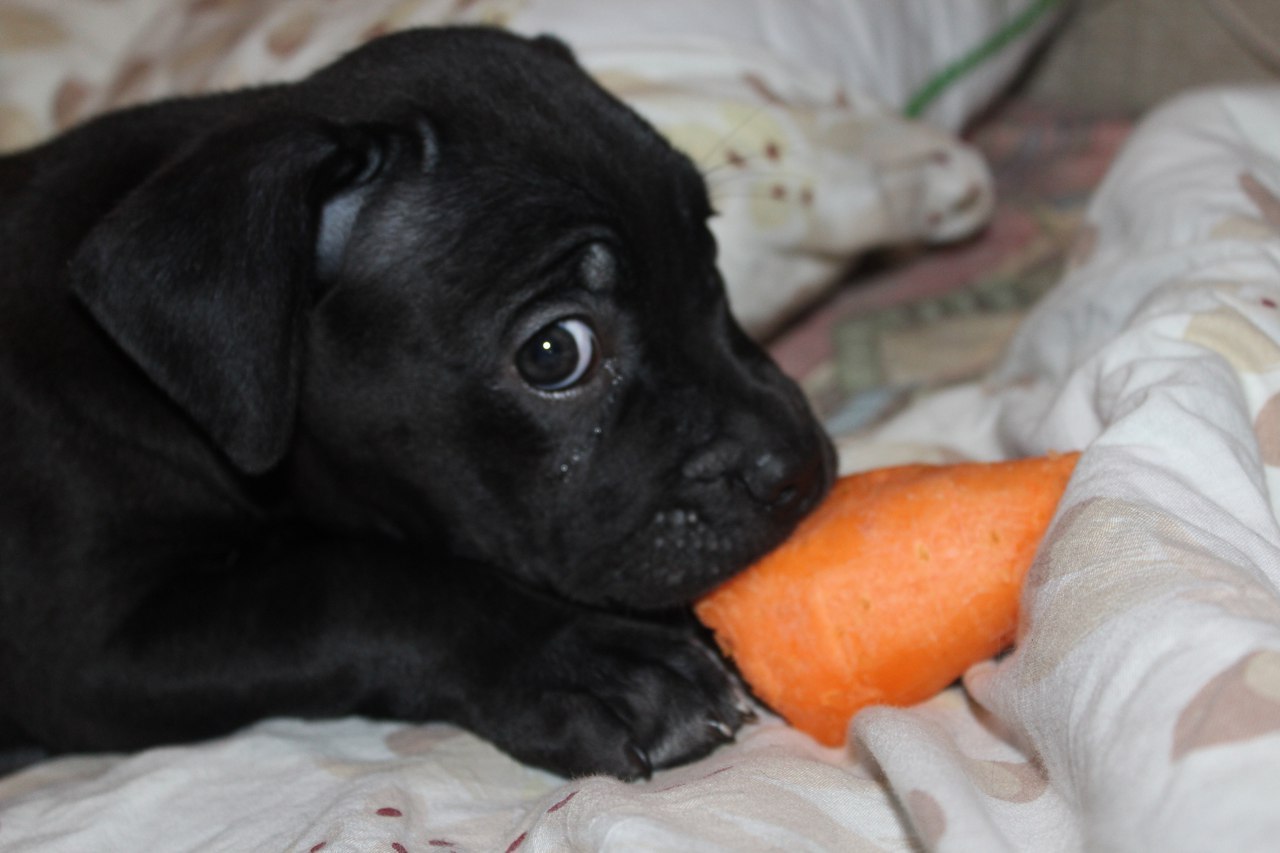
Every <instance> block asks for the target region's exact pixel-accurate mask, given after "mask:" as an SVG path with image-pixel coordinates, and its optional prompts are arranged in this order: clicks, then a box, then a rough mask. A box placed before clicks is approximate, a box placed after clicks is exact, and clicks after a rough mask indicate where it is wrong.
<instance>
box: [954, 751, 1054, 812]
mask: <svg viewBox="0 0 1280 853" xmlns="http://www.w3.org/2000/svg"><path fill="white" fill-rule="evenodd" d="M964 765H965V770H966V771H967V772H968V774H969V778H970V779H972V780H973V783H974V784H975V785H977V786H978V788H979V789H980V790H981V791H982V792H983V793H984V794H986V795H987V796H988V797H993V798H995V799H997V800H1004V801H1005V802H1009V803H1029V802H1031V801H1032V800H1035V799H1036V798H1038V797H1039V796H1040V795H1041V794H1043V793H1044V792H1045V790H1046V789H1047V788H1048V787H1049V778H1048V777H1047V776H1046V775H1045V773H1044V770H1043V769H1041V768H1040V767H1039V766H1037V765H1036V764H1034V763H1032V762H1027V761H1022V762H1015V761H984V760H982V759H977V758H969V757H968V756H965V761H964Z"/></svg>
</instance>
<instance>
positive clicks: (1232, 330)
mask: <svg viewBox="0 0 1280 853" xmlns="http://www.w3.org/2000/svg"><path fill="white" fill-rule="evenodd" d="M1183 338H1184V339H1185V340H1187V341H1190V342H1191V343H1194V344H1199V345H1200V346H1202V347H1205V348H1206V349H1210V350H1213V351H1214V352H1217V353H1219V354H1220V355H1222V357H1223V358H1225V359H1226V360H1227V361H1229V362H1231V366H1232V367H1234V368H1235V369H1236V370H1238V371H1240V372H1241V373H1262V372H1263V371H1266V370H1271V369H1273V368H1275V367H1280V346H1278V345H1277V344H1276V342H1275V341H1274V340H1273V339H1272V338H1271V337H1270V336H1269V335H1267V334H1266V333H1265V332H1263V331H1262V330H1261V329H1259V328H1258V327H1257V326H1255V325H1254V324H1253V323H1250V322H1249V321H1248V320H1247V319H1245V318H1244V317H1242V316H1241V315H1240V313H1239V312H1238V311H1236V310H1234V309H1231V308H1225V307H1224V308H1219V309H1217V310H1216V311H1209V312H1206V313H1204V314H1197V315H1196V316H1195V317H1192V318H1191V322H1189V323H1188V324H1187V329H1186V331H1185V332H1184V333H1183Z"/></svg>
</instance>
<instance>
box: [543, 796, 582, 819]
mask: <svg viewBox="0 0 1280 853" xmlns="http://www.w3.org/2000/svg"><path fill="white" fill-rule="evenodd" d="M576 796H578V792H577V791H574V792H572V793H571V794H569V796H567V797H565V798H564V799H563V800H561V801H560V802H558V803H556V804H555V805H554V806H552V807H551V808H549V809H547V814H551V813H552V812H558V811H560V809H562V808H564V807H565V806H567V805H568V804H569V801H570V800H572V799H573V798H574V797H576Z"/></svg>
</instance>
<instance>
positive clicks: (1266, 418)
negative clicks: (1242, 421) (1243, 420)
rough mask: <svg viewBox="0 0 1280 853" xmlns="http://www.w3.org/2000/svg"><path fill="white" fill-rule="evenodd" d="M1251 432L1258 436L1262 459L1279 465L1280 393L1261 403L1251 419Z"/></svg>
mask: <svg viewBox="0 0 1280 853" xmlns="http://www.w3.org/2000/svg"><path fill="white" fill-rule="evenodd" d="M1253 432H1254V435H1256V436H1257V438H1258V448H1259V449H1260V450H1261V451H1262V461H1263V462H1264V463H1266V464H1267V465H1280V394H1275V395H1273V396H1272V397H1271V399H1269V400H1267V402H1265V403H1263V404H1262V408H1261V409H1259V410H1258V416H1257V417H1256V418H1254V421H1253Z"/></svg>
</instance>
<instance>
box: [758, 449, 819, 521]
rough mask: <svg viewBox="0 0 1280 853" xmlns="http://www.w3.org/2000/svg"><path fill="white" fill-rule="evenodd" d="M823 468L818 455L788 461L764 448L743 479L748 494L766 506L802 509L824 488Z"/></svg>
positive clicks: (787, 509)
mask: <svg viewBox="0 0 1280 853" xmlns="http://www.w3.org/2000/svg"><path fill="white" fill-rule="evenodd" d="M823 472H824V468H823V464H822V460H821V459H820V458H816V459H811V458H808V457H802V458H799V459H795V460H792V461H790V462H788V461H787V460H786V459H783V458H782V457H780V456H778V455H777V454H775V453H772V452H765V453H762V454H760V455H759V456H757V457H756V459H755V461H754V463H753V464H752V467H751V468H750V470H748V471H747V472H746V476H745V477H744V479H745V480H746V485H747V491H748V492H750V494H751V496H752V497H754V498H755V499H756V500H758V501H760V502H761V503H762V504H765V505H766V506H768V507H769V508H770V509H773V510H777V511H782V510H786V511H798V512H805V511H807V510H808V509H810V508H811V507H812V506H813V504H814V503H815V502H816V501H817V499H818V498H819V497H820V496H821V493H822V492H823V490H824V477H825V475H824V473H823Z"/></svg>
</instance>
